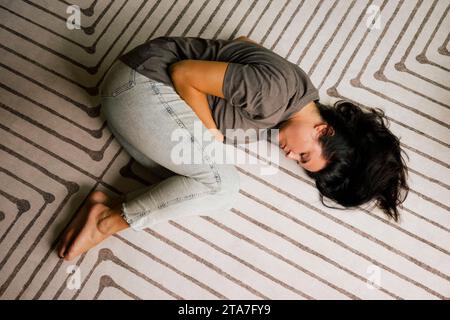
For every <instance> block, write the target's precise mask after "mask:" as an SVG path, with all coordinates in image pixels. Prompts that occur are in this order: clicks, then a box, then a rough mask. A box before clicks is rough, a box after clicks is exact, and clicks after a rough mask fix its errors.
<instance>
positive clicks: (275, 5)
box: [0, 0, 450, 299]
mask: <svg viewBox="0 0 450 320" xmlns="http://www.w3.org/2000/svg"><path fill="white" fill-rule="evenodd" d="M73 4H74V3H72V2H70V0H68V1H66V0H1V1H0V26H1V28H0V47H1V48H0V70H1V71H0V72H1V77H0V83H1V85H0V86H1V88H0V97H1V99H0V137H1V140H0V181H1V182H0V297H1V298H2V299H446V298H447V299H448V298H450V210H449V208H450V190H449V181H450V163H449V159H450V146H449V144H450V128H449V126H450V110H449V105H450V90H449V87H450V77H449V68H450V54H449V49H450V45H449V30H450V15H449V14H448V12H449V5H450V1H448V0H440V1H437V0H435V1H432V0H426V1H425V0H414V1H413V0H411V1H409V0H408V1H401V0H390V1H386V0H384V1H383V0H374V1H360V0H353V1H351V0H348V1H347V0H345V1H334V0H323V1H313V0H305V1H302V0H280V1H278V0H277V1H270V0H255V1H251V0H230V1H228V0H227V1H225V0H211V1H200V0H179V1H174V0H167V1H166V0H164V1H161V0H159V1H156V0H151V1H144V0H128V1H127V0H79V1H76V3H75V4H76V5H78V6H79V8H80V11H77V10H76V7H73V6H71V5H73ZM73 8H75V9H73ZM77 12H78V13H79V18H80V19H79V21H78V19H77V18H78V15H77ZM68 18H69V27H70V26H72V27H73V26H74V25H75V28H69V27H68V25H67V21H68ZM77 23H79V24H80V25H81V27H80V28H79V29H78V28H76V24H77ZM241 35H245V36H248V37H249V38H250V39H252V40H255V41H257V42H258V43H260V44H262V45H263V46H265V47H267V48H270V49H271V50H273V51H274V52H276V53H278V54H280V55H281V56H283V57H285V58H286V59H287V60H289V61H291V62H293V63H296V64H298V65H299V66H301V67H302V68H303V69H304V70H305V71H306V72H307V73H308V74H309V75H310V77H311V79H312V81H313V83H314V84H315V85H316V86H317V88H319V90H320V96H321V101H322V102H323V103H333V102H334V101H336V100H338V99H347V100H350V101H354V102H357V103H359V104H360V105H362V106H365V107H380V108H382V109H383V110H385V112H386V114H387V117H388V119H389V120H390V129H391V130H392V131H393V132H394V134H396V135H397V136H399V137H400V141H401V145H402V148H404V150H405V151H406V153H407V154H408V156H409V160H408V159H407V163H408V166H409V177H408V183H409V185H410V187H411V190H410V193H409V194H408V197H407V199H406V201H405V202H404V203H403V205H402V206H401V208H400V213H401V222H400V223H398V224H396V223H392V222H390V221H388V220H387V219H386V218H385V217H384V215H383V213H382V212H381V211H380V210H379V209H377V208H373V206H372V205H367V206H364V207H362V208H360V209H357V210H356V209H355V210H339V209H330V208H327V207H326V206H323V205H322V204H321V203H320V201H319V198H318V192H317V190H316V189H315V187H314V184H313V182H312V180H311V179H309V178H308V177H307V176H306V175H305V174H304V173H303V172H302V171H301V170H300V169H299V168H298V167H297V166H296V164H295V163H294V162H293V161H289V160H288V159H286V158H284V157H281V158H280V162H279V167H278V171H277V173H276V174H274V175H262V174H261V173H260V172H261V170H260V169H261V167H264V166H267V163H265V162H264V161H265V160H267V159H265V158H264V156H260V155H259V154H258V152H257V151H256V152H255V150H253V149H252V145H247V146H245V145H244V146H240V147H238V148H239V152H241V153H243V154H246V155H248V156H249V157H251V158H254V159H258V163H257V164H242V165H238V166H237V167H238V171H239V173H240V177H241V190H240V196H239V200H238V202H237V203H236V205H235V207H234V208H233V209H232V210H230V211H229V212H228V213H227V214H224V215H223V216H214V217H208V216H196V217H192V218H184V219H177V220H175V219H174V220H169V221H167V222H164V223H160V224H158V225H155V226H153V227H151V228H148V229H146V230H144V231H142V232H136V231H133V230H125V231H123V232H121V233H119V234H117V235H115V236H113V237H111V238H109V239H108V240H106V241H105V242H104V243H102V244H101V245H100V246H98V247H96V248H94V249H92V250H91V251H89V252H88V253H87V254H85V255H82V256H81V257H79V258H78V259H76V260H74V261H71V262H63V261H61V260H60V259H58V257H57V255H56V253H55V250H54V248H53V247H52V245H53V243H54V241H55V238H56V237H57V235H58V234H59V232H60V231H61V230H62V228H63V227H64V226H65V225H66V224H67V222H68V221H69V220H70V218H71V216H72V215H73V214H74V212H75V211H76V210H77V209H78V207H79V206H80V205H81V203H82V202H83V200H84V199H85V198H86V196H87V195H88V194H89V192H91V191H92V190H96V189H98V190H103V191H105V192H107V193H109V194H111V195H119V194H122V193H125V192H129V191H132V190H135V189H138V188H142V187H144V186H146V185H150V184H153V183H155V182H157V181H158V180H157V179H156V178H155V176H154V175H152V173H151V172H149V171H148V170H147V169H145V168H143V167H141V166H139V165H138V164H137V163H136V162H134V161H133V159H131V158H130V156H129V155H128V154H127V153H126V152H125V151H124V150H123V148H121V146H120V145H119V144H118V143H117V141H116V140H115V139H114V137H113V136H112V135H111V132H110V131H109V130H108V128H107V127H106V125H105V121H104V119H102V118H101V117H100V114H99V111H100V99H99V96H98V87H99V84H100V83H101V81H102V80H103V77H104V75H105V73H106V72H107V71H108V69H109V67H110V66H111V64H112V62H113V61H114V59H116V57H118V56H119V55H121V54H123V53H125V52H127V51H128V50H130V49H132V48H134V47H135V46H137V45H138V44H141V43H143V42H145V41H147V40H149V39H152V38H155V37H158V36H199V37H203V38H214V39H234V38H236V37H238V36H241ZM272 147H273V146H272Z"/></svg>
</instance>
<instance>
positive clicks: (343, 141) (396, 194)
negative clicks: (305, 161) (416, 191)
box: [305, 100, 409, 222]
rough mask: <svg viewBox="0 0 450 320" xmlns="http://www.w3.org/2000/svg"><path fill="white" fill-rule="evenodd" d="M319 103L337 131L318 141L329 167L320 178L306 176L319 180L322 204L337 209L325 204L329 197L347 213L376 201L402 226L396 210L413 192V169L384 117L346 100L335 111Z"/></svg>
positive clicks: (322, 113)
mask: <svg viewBox="0 0 450 320" xmlns="http://www.w3.org/2000/svg"><path fill="white" fill-rule="evenodd" d="M315 103H316V105H317V107H318V110H319V113H320V116H321V117H322V119H323V120H324V121H325V122H326V123H327V124H328V125H330V126H331V128H332V129H331V130H329V131H327V132H325V134H324V135H322V136H321V137H320V138H319V143H320V144H321V147H322V154H323V157H324V158H325V159H326V160H327V161H328V163H327V165H326V167H325V168H324V169H322V170H320V171H317V172H310V171H307V170H305V171H306V174H307V175H308V176H309V177H310V178H313V179H314V180H315V184H316V187H317V189H318V190H319V192H320V200H321V202H322V204H323V205H324V206H326V207H329V208H335V207H330V206H327V205H326V204H325V203H324V201H323V198H324V196H325V197H327V198H329V199H331V200H333V201H335V202H337V203H338V204H340V205H342V206H344V207H345V208H350V207H357V206H360V205H361V204H364V203H366V202H369V201H371V200H375V201H376V205H377V206H378V207H379V208H381V209H382V210H383V212H384V213H385V214H386V215H387V216H388V217H389V219H391V218H393V219H394V220H395V221H396V222H398V220H399V213H398V210H397V205H399V204H401V203H402V202H403V201H405V199H406V196H407V194H408V192H409V187H408V185H407V182H406V177H407V175H408V169H407V166H406V164H405V161H404V159H403V157H402V156H401V152H404V151H403V150H402V149H401V148H400V141H399V139H398V138H397V137H396V136H394V135H393V134H392V132H391V131H390V130H389V129H388V127H389V125H390V124H389V122H388V119H386V118H385V113H384V111H383V110H382V109H380V108H367V109H368V110H369V112H364V111H363V110H362V109H361V107H359V106H357V105H355V104H353V103H351V102H349V101H345V100H339V101H337V102H336V103H335V104H334V105H333V106H327V105H324V104H322V103H320V102H318V101H316V102H315ZM385 122H386V123H385ZM405 155H406V156H407V157H408V155H407V154H406V153H405ZM408 160H409V157H408ZM402 190H403V191H404V196H403V197H402V195H401V191H402ZM336 209H340V208H336Z"/></svg>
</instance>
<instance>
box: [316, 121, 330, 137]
mask: <svg viewBox="0 0 450 320" xmlns="http://www.w3.org/2000/svg"><path fill="white" fill-rule="evenodd" d="M314 129H316V134H317V137H321V136H323V135H326V136H333V135H334V129H333V127H332V126H330V125H329V124H328V123H322V124H318V125H316V126H315V127H314Z"/></svg>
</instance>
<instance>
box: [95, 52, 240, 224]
mask: <svg viewBox="0 0 450 320" xmlns="http://www.w3.org/2000/svg"><path fill="white" fill-rule="evenodd" d="M100 95H101V98H102V101H101V103H102V115H103V117H104V118H105V119H106V121H107V125H108V127H109V129H110V130H111V132H112V133H113V135H114V136H115V138H116V139H117V140H118V142H119V143H120V144H121V145H122V146H123V147H124V149H125V150H126V151H127V152H128V153H129V155H130V156H131V157H133V158H134V159H135V160H136V161H137V162H139V163H140V164H141V165H143V166H145V167H148V168H150V169H151V171H153V172H155V171H156V173H157V174H159V175H160V176H161V177H162V178H163V180H162V181H160V182H159V183H156V184H154V185H151V186H149V187H146V188H143V189H139V190H136V191H133V192H131V193H128V194H126V195H125V196H124V202H123V203H122V217H123V218H124V219H125V220H126V221H127V222H128V224H129V225H130V227H131V228H133V229H134V230H142V229H143V228H146V227H148V226H151V225H154V224H156V223H159V222H162V221H167V220H168V219H171V218H177V217H181V216H193V215H208V216H209V215H216V214H221V213H226V212H227V211H228V210H229V209H231V208H232V206H233V204H234V202H235V200H236V199H237V195H238V191H239V187H240V182H239V175H238V173H237V170H236V167H235V166H234V165H233V164H229V163H217V162H216V161H214V160H213V159H211V158H210V157H209V156H208V154H207V153H205V152H203V151H204V148H205V147H206V145H205V143H204V142H202V143H199V141H198V140H197V139H196V138H195V135H194V125H195V126H196V128H198V127H199V126H200V127H201V128H202V130H203V132H202V134H206V135H208V134H209V135H210V136H211V137H212V134H211V133H210V132H209V130H208V129H207V128H206V127H205V126H204V125H203V124H202V123H201V121H200V119H199V118H198V117H197V115H196V114H195V113H194V111H193V110H192V109H191V107H190V106H189V105H188V104H187V103H186V102H185V101H184V100H183V99H182V98H181V97H180V96H179V95H178V93H177V92H176V91H175V89H174V88H173V87H172V86H168V85H166V84H164V83H161V82H157V81H154V80H152V79H149V78H147V77H145V76H143V75H141V74H140V73H139V72H136V71H135V70H133V69H132V68H130V67H128V66H127V65H126V64H124V63H123V62H121V61H119V60H117V61H116V62H114V64H113V66H112V67H111V69H110V70H109V71H108V74H107V75H106V77H105V79H104V81H103V83H102V86H101V89H100ZM174 130H177V131H178V132H179V131H180V130H181V132H182V133H183V134H184V135H185V136H186V137H188V139H183V140H182V141H181V143H185V144H189V145H186V146H185V147H187V148H189V149H193V150H194V152H200V155H201V157H202V159H201V160H202V161H201V162H200V163H198V162H194V163H189V164H186V163H181V164H178V163H177V161H173V153H172V149H173V148H174V147H175V145H177V146H178V147H179V144H180V140H174V141H173V136H171V134H172V132H173V131H174ZM211 140H212V142H211V143H219V144H221V142H218V141H216V140H214V139H211Z"/></svg>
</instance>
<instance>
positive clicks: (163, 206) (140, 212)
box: [121, 191, 214, 224]
mask: <svg viewBox="0 0 450 320" xmlns="http://www.w3.org/2000/svg"><path fill="white" fill-rule="evenodd" d="M212 193H214V191H204V192H197V193H191V194H190V195H187V196H184V197H178V198H175V199H171V200H169V201H165V202H163V203H162V204H160V205H158V206H157V209H156V210H159V209H162V208H166V207H167V206H169V205H171V204H173V203H175V202H179V201H183V200H186V199H194V198H198V197H199V196H201V195H204V194H212ZM153 210H154V209H151V210H144V211H135V212H128V213H127V214H130V215H136V216H137V217H135V218H134V219H132V218H130V217H127V216H126V214H125V210H124V205H123V204H122V214H121V215H122V216H123V217H124V219H125V220H126V221H127V222H128V223H129V224H130V223H133V222H134V221H136V220H137V219H140V218H142V217H143V216H144V215H146V214H148V213H149V212H152V211H153Z"/></svg>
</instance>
